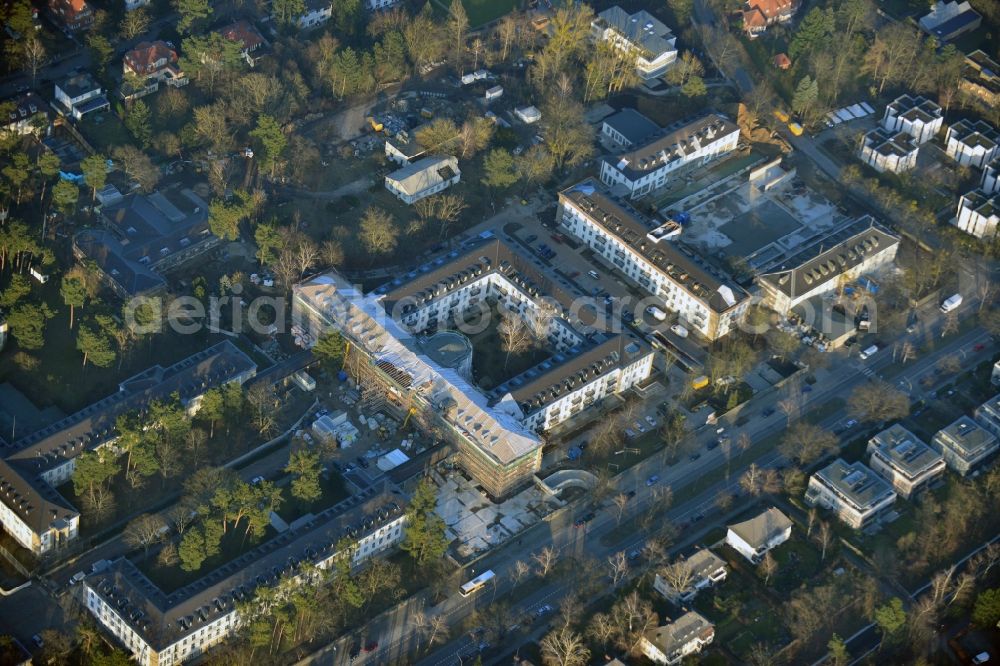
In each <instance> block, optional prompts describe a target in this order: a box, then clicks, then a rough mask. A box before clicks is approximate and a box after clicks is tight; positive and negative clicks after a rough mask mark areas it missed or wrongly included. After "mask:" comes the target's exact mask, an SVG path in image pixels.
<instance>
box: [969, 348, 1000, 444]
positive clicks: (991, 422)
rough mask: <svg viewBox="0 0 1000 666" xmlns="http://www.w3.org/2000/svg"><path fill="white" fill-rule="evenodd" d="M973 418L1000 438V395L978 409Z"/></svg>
mask: <svg viewBox="0 0 1000 666" xmlns="http://www.w3.org/2000/svg"><path fill="white" fill-rule="evenodd" d="M998 363H1000V361H998ZM973 416H974V417H975V419H976V421H977V422H979V425H981V426H983V427H984V428H986V429H987V430H989V431H990V432H991V433H993V436H994V437H998V438H1000V395H995V396H993V397H992V398H990V399H989V400H987V401H986V402H984V403H983V404H981V405H979V407H976V411H975V413H974V414H973Z"/></svg>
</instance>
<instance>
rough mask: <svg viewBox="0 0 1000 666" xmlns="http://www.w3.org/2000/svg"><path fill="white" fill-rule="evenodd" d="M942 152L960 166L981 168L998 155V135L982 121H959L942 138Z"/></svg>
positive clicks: (999, 145)
mask: <svg viewBox="0 0 1000 666" xmlns="http://www.w3.org/2000/svg"><path fill="white" fill-rule="evenodd" d="M944 144H945V148H944V151H945V153H946V154H947V155H948V157H950V158H951V159H953V160H955V161H956V162H958V164H959V165H960V166H969V167H978V168H980V169H981V168H983V167H984V166H986V165H987V164H988V163H989V161H990V160H992V159H993V158H994V157H996V156H997V155H998V154H1000V133H998V132H997V131H996V129H995V128H994V127H993V126H992V125H990V124H989V123H987V122H985V121H983V120H977V121H975V122H973V121H970V120H959V121H958V122H956V123H954V124H952V125H951V126H950V127H949V128H948V131H947V133H945V138H944Z"/></svg>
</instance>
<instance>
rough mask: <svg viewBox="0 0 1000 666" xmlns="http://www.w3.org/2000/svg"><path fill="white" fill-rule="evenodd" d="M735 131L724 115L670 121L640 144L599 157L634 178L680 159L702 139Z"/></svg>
mask: <svg viewBox="0 0 1000 666" xmlns="http://www.w3.org/2000/svg"><path fill="white" fill-rule="evenodd" d="M739 131H740V128H739V127H737V126H736V125H735V124H733V123H732V122H731V121H730V120H729V119H728V118H725V117H723V116H721V115H719V114H717V113H709V114H708V115H705V116H702V117H701V118H698V119H697V120H693V121H691V122H687V123H674V124H673V125H670V126H669V127H665V128H663V129H662V130H661V131H660V133H659V134H658V135H656V136H654V137H653V138H651V139H649V140H648V141H647V142H646V143H644V144H642V145H641V146H638V147H636V148H633V149H632V150H630V151H629V152H627V153H624V154H622V155H612V156H609V157H604V158H603V159H604V161H605V162H607V163H609V164H611V165H612V166H614V167H615V169H616V170H617V171H619V172H620V173H622V174H624V176H625V177H626V178H628V179H629V180H638V179H639V178H642V177H643V176H645V175H646V174H647V173H650V172H652V171H656V170H657V169H659V168H660V167H661V166H662V165H663V164H667V163H670V162H674V161H676V160H679V159H682V158H683V157H684V156H685V155H686V154H687V153H688V152H693V151H695V150H698V149H699V147H700V146H701V145H703V144H704V143H706V142H710V141H715V140H716V138H718V137H720V136H726V135H729V134H732V133H733V132H739Z"/></svg>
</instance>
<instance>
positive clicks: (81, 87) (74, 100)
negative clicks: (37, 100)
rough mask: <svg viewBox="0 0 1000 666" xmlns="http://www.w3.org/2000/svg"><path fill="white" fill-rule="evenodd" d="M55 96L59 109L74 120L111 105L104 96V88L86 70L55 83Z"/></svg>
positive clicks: (105, 109) (103, 109)
mask: <svg viewBox="0 0 1000 666" xmlns="http://www.w3.org/2000/svg"><path fill="white" fill-rule="evenodd" d="M55 97H56V103H57V106H58V108H59V110H60V111H62V112H63V113H66V114H68V115H69V116H71V117H72V118H73V119H74V120H80V119H82V118H83V117H84V116H85V115H87V114H88V113H94V112H95V111H107V110H108V109H109V108H110V107H111V103H110V102H108V98H107V97H105V96H104V89H103V88H101V86H100V84H99V83H97V81H95V80H94V77H92V76H91V75H90V74H87V73H86V72H84V73H82V74H77V75H75V76H71V77H69V78H68V79H66V80H64V81H61V82H59V83H57V84H55Z"/></svg>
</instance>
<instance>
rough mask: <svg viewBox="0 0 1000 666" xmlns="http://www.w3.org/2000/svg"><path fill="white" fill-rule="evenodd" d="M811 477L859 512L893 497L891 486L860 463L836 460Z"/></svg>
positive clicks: (893, 492)
mask: <svg viewBox="0 0 1000 666" xmlns="http://www.w3.org/2000/svg"><path fill="white" fill-rule="evenodd" d="M813 477H814V478H817V479H818V480H819V481H820V482H822V483H823V485H825V486H827V487H828V488H830V489H832V490H834V491H835V492H836V493H837V494H838V495H841V496H843V497H844V498H845V499H846V500H847V501H849V502H850V503H851V504H852V505H853V506H855V507H857V508H858V509H860V510H864V509H867V508H870V507H872V506H874V505H876V504H878V503H879V502H881V501H883V500H885V499H886V498H887V497H889V496H892V495H895V491H894V490H893V489H892V486H890V485H889V483H888V482H887V481H886V480H885V479H883V478H882V477H881V476H879V475H878V474H876V473H875V472H873V471H872V470H871V469H870V468H869V467H868V466H867V465H865V464H864V463H862V462H853V463H847V462H846V461H844V460H842V459H840V458H837V459H836V460H834V461H833V462H832V463H830V464H829V465H827V466H826V467H824V468H823V469H821V470H819V471H817V472H816V473H815V474H813Z"/></svg>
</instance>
